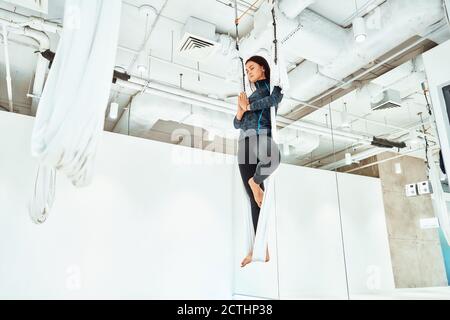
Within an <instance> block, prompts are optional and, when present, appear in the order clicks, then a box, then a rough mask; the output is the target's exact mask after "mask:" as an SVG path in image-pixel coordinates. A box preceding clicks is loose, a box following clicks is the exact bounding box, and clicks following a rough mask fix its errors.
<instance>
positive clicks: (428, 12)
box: [286, 0, 444, 101]
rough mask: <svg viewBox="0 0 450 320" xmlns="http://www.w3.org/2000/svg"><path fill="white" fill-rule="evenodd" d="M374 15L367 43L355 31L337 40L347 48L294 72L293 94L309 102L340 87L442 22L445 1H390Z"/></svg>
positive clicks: (368, 31) (371, 17) (292, 76)
mask: <svg viewBox="0 0 450 320" xmlns="http://www.w3.org/2000/svg"><path fill="white" fill-rule="evenodd" d="M306 11H307V10H305V11H304V13H305V12H306ZM304 13H302V14H301V15H300V16H302V15H303V14H304ZM372 15H373V16H372ZM372 15H369V16H368V18H366V19H367V20H366V21H372V24H373V26H370V25H369V26H370V27H368V28H367V40H366V41H365V42H363V43H360V44H358V43H356V42H355V40H354V38H353V32H352V30H349V31H347V33H346V36H345V39H343V40H342V39H341V40H339V39H337V40H338V41H342V43H343V46H342V48H341V50H340V51H339V52H336V51H334V52H332V57H331V59H330V60H329V61H328V62H327V63H318V62H317V61H313V60H311V59H308V60H309V61H307V62H305V63H303V64H302V65H300V66H299V67H298V68H297V69H295V70H294V71H292V72H291V73H290V74H289V76H290V80H291V84H292V85H291V91H290V94H291V95H292V96H293V97H295V98H297V99H299V100H302V101H309V100H311V99H312V98H313V97H316V96H318V95H320V94H321V93H323V92H326V91H327V90H329V89H331V88H332V87H333V86H336V85H340V81H341V80H342V79H345V78H346V77H348V76H350V75H351V74H352V73H353V72H355V71H357V70H360V69H361V68H363V67H365V66H367V65H368V64H369V63H370V62H372V61H374V60H376V59H377V58H379V57H380V56H382V55H383V54H385V53H386V52H388V51H389V50H392V49H393V48H395V47H396V46H398V44H400V43H404V42H405V41H407V40H408V39H411V38H412V37H413V36H416V35H420V34H421V33H422V32H424V31H425V30H426V29H427V28H428V27H430V26H431V25H433V24H435V23H437V22H439V21H440V20H442V18H443V17H444V11H443V8H442V2H441V0H415V1H411V0H390V1H387V2H385V3H384V4H382V5H381V6H379V7H378V9H377V10H376V11H374V13H372ZM312 23H317V22H312ZM302 31H303V30H302V29H301V30H299V31H298V33H299V34H301V33H302ZM318 41H320V38H318ZM290 45H291V42H288V43H286V46H288V47H289V46H290ZM310 45H311V46H315V44H314V43H312V42H303V43H302V46H305V47H309V46H310ZM298 54H299V55H302V51H301V50H299V51H298Z"/></svg>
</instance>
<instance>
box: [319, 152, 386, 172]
mask: <svg viewBox="0 0 450 320" xmlns="http://www.w3.org/2000/svg"><path fill="white" fill-rule="evenodd" d="M387 151H389V149H382V148H372V149H369V150H365V151H362V152H360V153H358V154H354V155H352V159H353V161H354V162H358V161H362V160H365V159H368V158H370V157H373V156H377V155H379V154H381V153H384V152H387ZM346 166H348V163H347V160H346V159H342V160H339V161H336V162H334V163H330V164H327V165H325V166H322V167H319V169H321V170H329V171H333V170H337V169H339V168H342V167H346Z"/></svg>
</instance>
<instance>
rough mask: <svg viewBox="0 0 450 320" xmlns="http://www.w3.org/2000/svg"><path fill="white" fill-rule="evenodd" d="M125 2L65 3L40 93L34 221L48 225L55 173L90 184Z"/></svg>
mask: <svg viewBox="0 0 450 320" xmlns="http://www.w3.org/2000/svg"><path fill="white" fill-rule="evenodd" d="M121 6H122V2H121V0H67V1H66V4H65V14H64V29H63V32H62V35H61V39H60V42H59V45H58V49H57V51H56V56H55V60H54V62H53V66H52V68H51V70H50V73H49V76H48V79H47V83H46V86H45V88H44V91H43V93H42V96H41V99H40V103H39V107H38V112H37V116H36V122H35V126H34V130H33V136H32V146H31V152H32V155H33V156H34V157H36V158H37V159H38V161H39V164H40V169H39V170H38V176H37V180H36V190H35V194H34V197H33V201H32V205H31V212H30V214H31V217H32V218H33V221H35V222H36V223H42V222H43V221H45V219H46V215H48V213H49V210H50V209H51V206H52V204H53V195H54V177H55V174H56V170H58V171H60V172H62V173H64V174H65V175H66V176H67V178H68V179H70V180H71V182H72V183H73V184H74V185H75V186H77V187H83V186H87V185H89V184H90V182H91V180H92V177H93V169H94V167H93V165H94V160H95V154H96V149H97V144H98V140H99V137H100V136H101V133H102V131H103V127H104V118H105V112H106V108H107V104H108V99H109V94H110V89H111V82H112V77H113V70H114V65H115V59H116V50H117V44H118V35H119V28H120V17H121Z"/></svg>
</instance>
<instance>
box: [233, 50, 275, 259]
mask: <svg viewBox="0 0 450 320" xmlns="http://www.w3.org/2000/svg"><path fill="white" fill-rule="evenodd" d="M245 67H246V72H247V75H248V79H249V81H250V83H251V87H252V89H253V91H254V92H253V94H252V95H251V96H250V97H247V95H246V94H245V93H241V94H240V96H239V99H238V100H239V101H238V111H237V114H236V117H235V118H234V127H235V128H236V129H240V130H241V134H240V138H239V151H238V159H239V170H240V172H241V177H242V180H243V182H244V186H245V189H246V191H247V193H248V195H249V197H250V204H251V210H252V219H253V227H254V229H255V233H256V230H257V227H258V220H259V214H260V211H261V206H262V202H263V199H264V181H265V180H266V179H267V178H269V177H270V176H271V175H272V173H274V172H275V171H276V169H277V168H278V166H279V165H280V160H281V154H280V150H279V148H278V146H277V145H276V143H275V142H274V141H273V140H272V122H271V111H270V109H271V107H273V106H275V107H276V108H278V104H279V103H280V102H281V101H282V99H283V95H282V94H281V88H280V87H275V89H274V91H273V93H272V94H271V92H270V66H269V64H268V63H267V61H266V60H265V59H264V58H262V57H260V56H254V57H252V58H250V59H249V60H247V62H246V64H245ZM252 258H253V252H250V253H249V255H248V256H247V257H246V258H245V259H244V260H243V261H242V264H241V266H242V267H245V266H246V265H248V264H250V263H251V262H252ZM269 260H270V257H269V252H268V251H267V258H266V262H269Z"/></svg>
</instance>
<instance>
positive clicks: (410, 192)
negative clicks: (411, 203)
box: [405, 183, 417, 197]
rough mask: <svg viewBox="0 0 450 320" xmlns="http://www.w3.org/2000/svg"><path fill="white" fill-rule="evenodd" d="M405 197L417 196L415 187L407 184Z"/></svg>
mask: <svg viewBox="0 0 450 320" xmlns="http://www.w3.org/2000/svg"><path fill="white" fill-rule="evenodd" d="M405 191H406V196H407V197H415V196H417V185H416V184H415V183H414V184H408V185H406V186H405Z"/></svg>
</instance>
